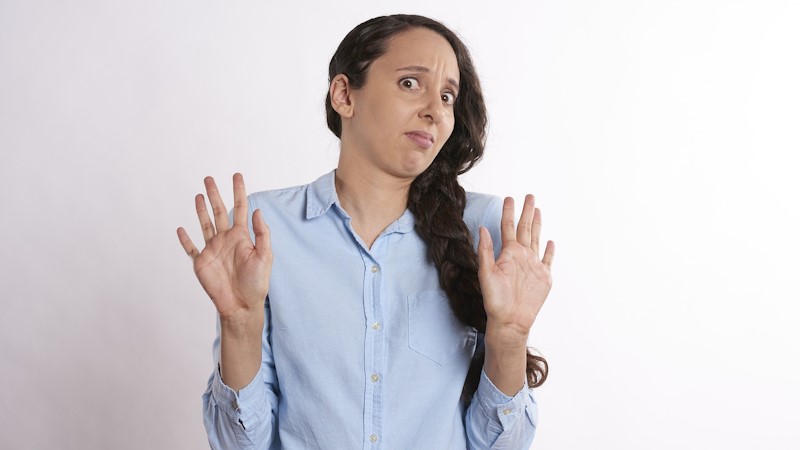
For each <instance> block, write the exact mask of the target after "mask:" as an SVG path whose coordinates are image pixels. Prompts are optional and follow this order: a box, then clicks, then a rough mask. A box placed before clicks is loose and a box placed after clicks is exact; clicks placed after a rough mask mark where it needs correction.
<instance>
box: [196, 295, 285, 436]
mask: <svg viewBox="0 0 800 450" xmlns="http://www.w3.org/2000/svg"><path fill="white" fill-rule="evenodd" d="M264 314H265V315H266V320H265V321H264V323H265V324H264V332H263V335H262V345H261V369H260V370H259V372H258V373H257V374H256V376H255V377H254V378H253V380H252V381H251V382H250V384H248V385H247V386H245V387H244V388H242V389H240V390H239V392H236V391H234V390H233V389H231V388H230V387H228V386H227V385H226V384H225V383H224V382H223V380H222V376H221V374H220V370H219V345H220V340H219V323H217V338H216V339H215V340H214V360H215V363H216V369H215V370H214V373H213V374H212V375H211V377H210V378H209V380H208V387H207V388H206V391H205V393H204V394H203V423H204V424H205V427H206V432H207V434H208V442H209V444H210V445H211V448H212V449H268V448H271V446H272V444H273V442H274V440H275V436H276V435H277V424H278V419H277V405H278V381H277V375H276V373H275V363H274V360H273V357H272V348H271V345H270V339H269V331H270V330H269V323H270V320H269V319H270V317H269V300H268V299H267V301H266V302H265V308H264Z"/></svg>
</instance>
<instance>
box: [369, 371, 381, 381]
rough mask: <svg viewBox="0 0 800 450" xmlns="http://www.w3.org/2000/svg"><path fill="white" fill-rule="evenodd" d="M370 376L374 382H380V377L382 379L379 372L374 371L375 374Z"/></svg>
mask: <svg viewBox="0 0 800 450" xmlns="http://www.w3.org/2000/svg"><path fill="white" fill-rule="evenodd" d="M370 378H371V379H372V382H373V383H377V382H378V380H380V379H381V377H379V376H378V374H377V373H373V374H372V376H371V377H370Z"/></svg>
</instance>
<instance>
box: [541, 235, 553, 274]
mask: <svg viewBox="0 0 800 450" xmlns="http://www.w3.org/2000/svg"><path fill="white" fill-rule="evenodd" d="M555 256H556V243H555V242H553V241H547V247H545V249H544V257H543V258H542V262H543V263H544V265H545V266H547V268H548V269H552V268H553V258H554V257H555Z"/></svg>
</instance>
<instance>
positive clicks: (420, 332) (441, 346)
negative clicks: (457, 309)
mask: <svg viewBox="0 0 800 450" xmlns="http://www.w3.org/2000/svg"><path fill="white" fill-rule="evenodd" d="M477 336H478V332H477V331H476V330H474V329H473V328H472V327H468V326H466V325H464V324H463V323H461V321H459V320H458V318H456V316H455V314H453V310H452V309H451V308H450V302H449V300H448V299H447V295H446V294H445V293H444V292H443V291H441V290H433V291H423V292H420V293H418V294H416V295H409V296H408V346H409V347H410V348H411V349H412V350H414V351H415V352H417V353H419V354H421V355H422V356H425V357H426V358H428V359H430V360H432V361H434V362H436V363H437V364H440V365H444V364H447V363H448V362H450V361H452V360H453V359H454V358H455V357H456V356H458V355H460V354H467V355H468V357H469V358H471V357H472V355H473V354H474V353H475V343H476V341H477Z"/></svg>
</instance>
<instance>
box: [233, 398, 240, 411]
mask: <svg viewBox="0 0 800 450" xmlns="http://www.w3.org/2000/svg"><path fill="white" fill-rule="evenodd" d="M231 406H233V410H234V411H238V410H239V404H238V403H236V400H234V401H233V403H232V404H231Z"/></svg>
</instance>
